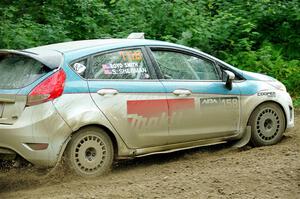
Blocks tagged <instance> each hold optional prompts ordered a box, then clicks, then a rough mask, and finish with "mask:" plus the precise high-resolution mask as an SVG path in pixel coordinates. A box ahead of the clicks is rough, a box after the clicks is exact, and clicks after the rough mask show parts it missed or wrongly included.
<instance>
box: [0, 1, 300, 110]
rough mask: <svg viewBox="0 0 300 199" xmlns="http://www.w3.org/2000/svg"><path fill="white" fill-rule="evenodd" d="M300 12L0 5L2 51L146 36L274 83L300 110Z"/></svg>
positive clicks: (263, 7)
mask: <svg viewBox="0 0 300 199" xmlns="http://www.w3.org/2000/svg"><path fill="white" fill-rule="evenodd" d="M299 10H300V3H299V1H298V0H245V1H239V0H230V1H223V0H73V1H71V0H60V1H51V0H42V1H29V0H16V1H11V0H1V1H0V21H1V26H0V48H14V49H23V48H28V47H33V46H38V45H43V44H49V43H55V42H63V41H70V40H80V39H95V38H108V37H114V38H115V37H119V38H120V37H121V38H124V37H126V36H127V35H128V34H129V33H131V32H145V34H146V37H147V38H149V39H158V40H164V41H171V42H175V43H179V44H184V45H188V46H190V47H194V48H198V49H200V50H202V51H204V52H207V53H209V54H212V55H214V56H216V57H218V58H220V59H222V60H224V61H226V62H228V63H230V64H232V65H234V66H236V67H238V68H241V69H245V70H249V71H254V72H260V73H265V74H268V75H271V76H273V77H275V78H277V79H279V80H280V81H282V82H283V83H284V84H285V85H286V87H287V89H288V91H289V92H290V93H291V94H292V95H293V97H294V99H295V105H296V106H300V98H299V97H300V36H299V35H300V12H299Z"/></svg>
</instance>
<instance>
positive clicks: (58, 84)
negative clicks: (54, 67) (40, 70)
mask: <svg viewBox="0 0 300 199" xmlns="http://www.w3.org/2000/svg"><path fill="white" fill-rule="evenodd" d="M65 80H66V74H65V72H64V71H63V70H62V69H60V70H58V71H57V72H55V73H54V74H52V75H51V76H50V77H48V78H47V79H45V80H44V81H42V82H41V83H40V84H38V85H37V86H36V87H35V88H34V89H33V90H32V91H31V92H30V93H29V95H28V97H27V106H32V105H37V104H41V103H44V102H47V101H50V100H53V99H55V98H58V97H59V96H61V95H62V93H63V91H64V86H65Z"/></svg>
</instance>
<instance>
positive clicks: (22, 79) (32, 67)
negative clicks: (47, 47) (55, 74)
mask: <svg viewBox="0 0 300 199" xmlns="http://www.w3.org/2000/svg"><path fill="white" fill-rule="evenodd" d="M0 71H1V72H0V89H18V88H22V87H25V86H27V85H29V84H31V83H33V82H34V81H36V80H37V79H39V78H40V77H42V76H43V75H45V74H46V73H47V72H49V71H50V69H48V68H47V67H46V66H45V65H43V64H42V63H40V62H38V61H37V60H35V59H32V58H30V57H26V56H24V55H18V54H2V55H0Z"/></svg>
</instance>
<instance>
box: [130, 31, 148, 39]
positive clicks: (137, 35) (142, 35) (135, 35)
mask: <svg viewBox="0 0 300 199" xmlns="http://www.w3.org/2000/svg"><path fill="white" fill-rule="evenodd" d="M127 39H145V33H143V32H133V33H131V34H130V35H128V37H127Z"/></svg>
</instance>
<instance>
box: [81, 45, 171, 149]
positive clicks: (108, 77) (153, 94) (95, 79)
mask: <svg viewBox="0 0 300 199" xmlns="http://www.w3.org/2000/svg"><path fill="white" fill-rule="evenodd" d="M149 65H150V64H149V59H148V58H147V56H145V53H144V49H143V48H133V49H121V50H115V51H110V52H106V53H101V54H99V55H95V56H93V57H92V63H91V64H90V67H89V69H88V71H87V78H88V79H89V81H88V85H89V89H90V93H91V96H92V98H93V100H94V101H95V103H96V104H97V106H98V108H99V109H100V110H101V111H102V112H103V113H104V115H105V116H106V117H107V119H108V120H109V121H110V123H111V124H112V125H113V126H114V128H115V129H116V131H117V132H118V133H119V135H120V136H121V137H122V139H123V140H124V141H125V143H126V144H127V145H128V146H129V147H130V148H144V147H151V146H158V145H163V144H166V143H167V140H168V104H167V101H166V95H165V89H164V87H163V85H162V84H161V82H160V81H158V80H157V79H156V78H155V73H154V71H153V69H152V70H151V68H150V67H149Z"/></svg>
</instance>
